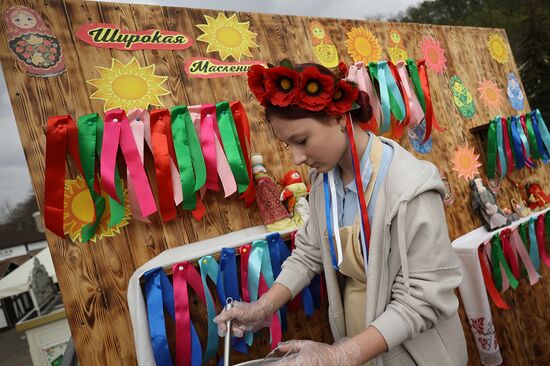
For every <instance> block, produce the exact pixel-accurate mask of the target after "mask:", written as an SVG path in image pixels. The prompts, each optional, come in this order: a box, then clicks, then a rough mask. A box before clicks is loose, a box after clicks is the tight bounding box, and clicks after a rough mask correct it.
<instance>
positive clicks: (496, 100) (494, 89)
mask: <svg viewBox="0 0 550 366" xmlns="http://www.w3.org/2000/svg"><path fill="white" fill-rule="evenodd" d="M477 91H478V93H479V94H480V96H481V100H482V101H483V104H485V105H486V106H487V107H488V108H491V109H498V108H499V107H500V106H501V105H502V102H503V101H504V97H503V96H502V91H501V90H500V89H499V88H498V86H497V85H496V84H495V83H494V82H493V81H491V80H484V81H482V82H480V83H479V88H477Z"/></svg>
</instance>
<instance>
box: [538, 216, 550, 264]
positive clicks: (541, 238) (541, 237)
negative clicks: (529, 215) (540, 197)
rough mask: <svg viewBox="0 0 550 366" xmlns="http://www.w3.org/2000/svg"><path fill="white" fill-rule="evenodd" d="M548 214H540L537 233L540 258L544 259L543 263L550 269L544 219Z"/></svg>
mask: <svg viewBox="0 0 550 366" xmlns="http://www.w3.org/2000/svg"><path fill="white" fill-rule="evenodd" d="M545 216H546V214H540V215H539V216H538V217H537V223H536V232H537V243H538V247H539V256H540V257H541V258H542V261H543V262H544V264H545V265H546V267H548V268H550V257H548V253H547V252H546V237H545V232H544V228H545V226H544V217H545Z"/></svg>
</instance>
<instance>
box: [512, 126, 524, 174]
mask: <svg viewBox="0 0 550 366" xmlns="http://www.w3.org/2000/svg"><path fill="white" fill-rule="evenodd" d="M518 122H519V121H518V119H517V117H516V116H512V118H511V119H510V120H509V125H510V132H511V133H512V146H513V151H514V159H515V165H516V168H517V169H522V168H523V167H525V157H524V156H523V150H522V148H521V146H522V143H521V137H520V135H519V132H518V128H517V124H518Z"/></svg>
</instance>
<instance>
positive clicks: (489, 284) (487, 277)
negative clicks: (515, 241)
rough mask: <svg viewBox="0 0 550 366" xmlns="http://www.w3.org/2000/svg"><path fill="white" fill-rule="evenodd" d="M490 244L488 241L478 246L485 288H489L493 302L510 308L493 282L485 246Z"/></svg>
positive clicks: (499, 306)
mask: <svg viewBox="0 0 550 366" xmlns="http://www.w3.org/2000/svg"><path fill="white" fill-rule="evenodd" d="M486 245H489V243H488V242H486V243H485V244H484V245H480V246H479V247H478V248H477V255H478V258H479V266H480V267H481V273H482V275H483V282H484V283H485V288H486V289H487V292H488V293H489V296H490V297H491V300H493V303H494V304H495V305H496V306H497V307H498V308H500V309H506V310H508V309H510V307H509V306H508V304H506V302H505V301H504V299H503V298H502V296H500V293H499V292H498V290H497V288H496V287H495V284H494V282H493V279H492V278H491V273H490V271H489V268H488V265H487V263H486V260H485V258H486V256H485V246H486Z"/></svg>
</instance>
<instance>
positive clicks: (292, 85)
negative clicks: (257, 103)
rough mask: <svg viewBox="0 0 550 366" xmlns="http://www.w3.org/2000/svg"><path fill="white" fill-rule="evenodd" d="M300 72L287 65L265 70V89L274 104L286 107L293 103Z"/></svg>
mask: <svg viewBox="0 0 550 366" xmlns="http://www.w3.org/2000/svg"><path fill="white" fill-rule="evenodd" d="M299 79H300V76H299V74H298V73H297V72H296V71H294V70H292V69H290V68H288V67H285V66H276V67H272V68H270V69H267V70H266V71H265V89H266V92H267V94H268V98H269V101H270V102H271V104H273V105H277V106H280V107H286V106H287V105H289V104H291V103H292V100H293V98H294V90H295V89H296V87H297V85H298V83H299Z"/></svg>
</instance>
